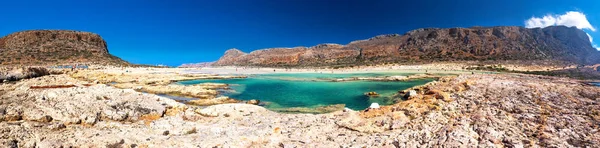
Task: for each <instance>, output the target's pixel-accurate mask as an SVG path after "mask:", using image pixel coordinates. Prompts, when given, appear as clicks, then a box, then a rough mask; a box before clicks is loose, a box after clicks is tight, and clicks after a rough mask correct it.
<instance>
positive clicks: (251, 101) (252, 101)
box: [246, 99, 260, 105]
mask: <svg viewBox="0 0 600 148" xmlns="http://www.w3.org/2000/svg"><path fill="white" fill-rule="evenodd" d="M246 103H247V104H252V105H258V104H259V103H260V101H259V100H255V99H252V100H248V101H247V102H246Z"/></svg>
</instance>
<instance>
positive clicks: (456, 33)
mask: <svg viewBox="0 0 600 148" xmlns="http://www.w3.org/2000/svg"><path fill="white" fill-rule="evenodd" d="M503 60H511V61H522V62H524V63H528V62H529V61H536V60H543V61H551V63H552V62H556V63H565V64H594V63H599V61H600V52H598V51H597V50H596V49H595V48H593V47H592V45H591V43H590V42H589V39H588V37H587V35H586V33H585V32H583V31H582V30H580V29H577V28H574V27H565V26H551V27H546V28H532V29H528V28H523V27H511V26H508V27H473V28H449V29H438V28H426V29H417V30H413V31H409V32H407V33H405V34H404V35H398V34H391V35H380V36H376V37H373V38H370V39H367V40H359V41H353V42H350V43H349V44H347V45H338V44H320V45H317V46H313V47H294V48H270V49H263V50H256V51H253V52H251V53H248V54H246V53H243V52H241V51H239V50H237V49H231V50H228V51H226V52H225V55H223V56H222V57H221V58H220V59H219V60H218V61H217V62H215V63H214V64H213V65H215V66H227V65H238V66H274V67H278V66H337V65H360V64H381V63H430V62H439V61H491V62H494V61H503Z"/></svg>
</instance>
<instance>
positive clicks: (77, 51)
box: [0, 30, 128, 65]
mask: <svg viewBox="0 0 600 148" xmlns="http://www.w3.org/2000/svg"><path fill="white" fill-rule="evenodd" d="M74 63H95V64H112V65H123V64H128V63H127V62H126V61H124V60H122V59H120V58H118V57H115V56H113V55H111V54H110V53H109V52H108V49H107V46H106V42H105V41H104V40H103V39H102V38H101V37H100V36H99V35H97V34H94V33H89V32H79V31H68V30H31V31H22V32H16V33H13V34H10V35H7V36H5V37H2V38H0V65H56V64H74Z"/></svg>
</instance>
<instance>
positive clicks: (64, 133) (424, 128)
mask: <svg viewBox="0 0 600 148" xmlns="http://www.w3.org/2000/svg"><path fill="white" fill-rule="evenodd" d="M65 84H68V85H69V87H64V88H63V87H55V88H51V87H34V86H40V85H55V86H58V85H65ZM0 88H1V89H0V137H2V138H0V147H70V146H74V147H437V146H446V147H462V146H472V147H596V146H598V145H600V133H599V130H598V129H599V126H598V125H599V124H600V112H599V110H600V105H599V101H600V88H598V87H595V86H589V85H585V84H583V83H581V82H579V81H577V80H574V79H568V78H556V77H544V76H534V75H520V74H488V75H478V74H474V75H470V74H469V75H460V76H454V77H442V78H440V79H439V80H438V81H435V82H431V83H428V84H426V85H424V86H417V87H414V88H410V89H408V90H404V91H400V92H406V93H410V95H407V96H409V97H408V98H406V101H402V102H399V103H397V104H393V105H388V106H380V107H379V108H371V109H367V110H363V111H352V110H348V109H344V110H343V111H336V112H333V113H327V114H282V113H277V112H273V111H270V110H267V109H265V108H263V107H260V106H256V105H251V104H243V103H237V104H221V105H213V106H209V107H206V108H198V107H194V106H187V105H185V104H182V103H178V102H175V101H173V100H170V99H167V98H164V97H159V96H156V95H151V94H145V93H141V92H136V91H133V90H130V89H118V88H114V87H110V86H106V85H103V84H89V83H88V82H85V81H80V80H76V79H73V78H70V77H68V76H66V75H51V76H43V77H39V78H32V79H25V80H21V81H19V82H16V83H3V84H0ZM398 96H404V94H398Z"/></svg>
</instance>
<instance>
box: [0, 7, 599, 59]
mask: <svg viewBox="0 0 600 148" xmlns="http://www.w3.org/2000/svg"><path fill="white" fill-rule="evenodd" d="M598 8H600V1H598V0H586V1H577V0H561V1H557V0H543V1H542V0H539V1H538V0H529V1H523V0H501V1H495V0H466V1H448V0H439V1H432V0H420V1H393V0H364V1H355V0H270V1H267V0H210V1H208V0H206V1H205V0H102V1H97V0H53V1H48V0H10V1H9V0H5V1H3V2H2V4H1V6H0V14H1V15H0V36H4V35H7V34H10V33H12V32H17V31H22V30H32V29H68V30H80V31H88V32H94V33H97V34H100V35H101V36H102V37H103V38H104V39H105V40H106V41H107V42H108V47H109V51H110V52H111V53H112V54H114V55H116V56H119V57H121V58H123V59H125V60H127V61H130V62H133V63H141V64H167V65H172V66H176V65H179V64H181V63H192V62H204V61H215V60H217V59H218V58H219V57H220V56H221V55H222V54H223V52H225V50H227V49H230V48H238V49H240V50H243V51H246V52H250V51H253V50H257V49H262V48H269V47H295V46H314V45H316V44H319V43H339V44H347V43H348V42H350V41H353V40H359V39H366V38H370V37H372V36H376V35H380V34H391V33H399V34H403V33H404V32H406V31H410V30H413V29H418V28H425V27H439V28H448V27H471V26H525V24H526V20H528V19H531V18H532V17H539V18H540V19H543V17H544V16H549V18H555V19H551V20H550V21H548V20H541V21H540V20H538V23H537V24H540V23H541V24H543V25H547V24H551V25H557V24H560V23H558V21H556V20H559V19H558V18H561V15H563V14H567V12H569V11H574V12H577V13H581V14H583V15H585V16H584V18H585V19H586V21H587V22H589V24H590V25H591V26H592V27H594V29H597V30H596V31H592V29H590V28H586V27H583V28H582V29H583V30H584V31H586V32H588V33H589V34H590V35H591V36H592V37H596V38H598V39H597V40H600V33H598V32H599V30H600V28H597V27H598V26H596V25H600V9H598ZM562 20H566V21H572V19H568V18H567V19H562ZM561 22H564V21H561ZM594 42H599V44H600V41H594Z"/></svg>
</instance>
